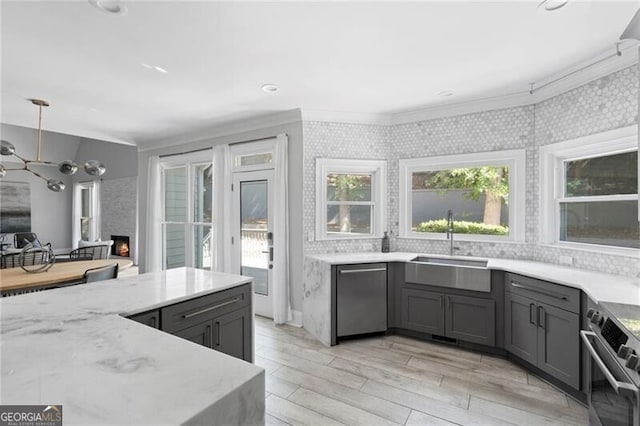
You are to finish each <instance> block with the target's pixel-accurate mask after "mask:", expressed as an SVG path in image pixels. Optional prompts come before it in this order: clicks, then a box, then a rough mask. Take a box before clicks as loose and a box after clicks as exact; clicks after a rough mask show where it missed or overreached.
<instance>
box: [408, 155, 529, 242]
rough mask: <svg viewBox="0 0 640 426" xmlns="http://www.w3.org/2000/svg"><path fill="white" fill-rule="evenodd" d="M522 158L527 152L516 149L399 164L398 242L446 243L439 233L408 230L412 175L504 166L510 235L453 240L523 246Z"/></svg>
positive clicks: (479, 236)
mask: <svg viewBox="0 0 640 426" xmlns="http://www.w3.org/2000/svg"><path fill="white" fill-rule="evenodd" d="M525 158H526V152H525V150H524V149H515V150H508V151H493V152H478V153H472V154H459V155H446V156H441V157H425V158H411V159H402V160H400V178H399V188H398V191H399V194H400V210H399V225H400V229H399V238H412V239H413V238H415V239H429V240H442V239H446V235H444V234H441V233H434V232H413V231H412V230H411V222H412V221H411V204H412V201H411V196H412V191H411V177H412V174H413V173H414V172H418V171H420V172H423V171H429V170H444V169H453V168H463V167H482V166H487V165H488V164H499V165H502V164H504V165H506V166H508V167H509V222H510V223H509V235H508V236H497V235H473V234H456V236H455V238H456V240H459V241H500V242H523V241H524V240H525V220H526V219H525V194H526V190H525V172H526V170H525ZM454 213H455V212H454Z"/></svg>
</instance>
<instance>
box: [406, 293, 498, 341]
mask: <svg viewBox="0 0 640 426" xmlns="http://www.w3.org/2000/svg"><path fill="white" fill-rule="evenodd" d="M400 298H401V315H400V317H401V321H400V328H402V329H405V330H411V331H417V332H420V333H427V334H431V335H435V336H444V337H448V338H451V339H458V340H462V341H466V342H471V343H478V344H481V345H485V346H495V344H496V320H495V319H496V304H495V301H493V300H492V299H488V298H484V297H473V296H464V295H458V294H447V293H444V292H439V291H432V290H426V289H419V288H408V287H406V286H403V288H402V289H401V296H400Z"/></svg>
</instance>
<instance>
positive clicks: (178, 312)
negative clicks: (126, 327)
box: [160, 284, 253, 362]
mask: <svg viewBox="0 0 640 426" xmlns="http://www.w3.org/2000/svg"><path fill="white" fill-rule="evenodd" d="M160 318H161V324H162V330H163V331H166V332H168V333H171V334H173V335H175V336H178V337H182V338H184V339H187V340H190V341H192V342H195V343H198V344H200V345H202V346H206V347H208V348H212V349H214V350H217V351H220V352H223V353H226V354H228V355H231V356H234V357H236V358H240V359H243V360H245V361H249V362H251V361H252V356H253V348H252V342H253V341H252V333H251V324H252V323H251V320H252V318H251V285H250V284H246V285H243V286H239V287H234V288H232V289H229V290H223V291H220V292H217V293H213V294H209V295H206V296H202V297H198V298H195V299H191V300H187V301H184V302H180V303H176V304H174V305H170V306H167V307H164V308H162V309H161V310H160Z"/></svg>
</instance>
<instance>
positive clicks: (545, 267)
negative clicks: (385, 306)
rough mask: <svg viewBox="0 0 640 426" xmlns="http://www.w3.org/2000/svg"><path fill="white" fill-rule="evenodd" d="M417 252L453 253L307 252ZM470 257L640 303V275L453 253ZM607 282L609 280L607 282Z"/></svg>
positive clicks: (379, 256)
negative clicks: (606, 272) (608, 272)
mask: <svg viewBox="0 0 640 426" xmlns="http://www.w3.org/2000/svg"><path fill="white" fill-rule="evenodd" d="M416 256H429V257H440V258H451V256H446V255H441V254H429V253H426V254H425V253H409V252H390V253H381V252H371V253H330V254H314V255H307V256H306V257H307V258H309V259H313V260H317V261H321V262H326V263H329V264H331V265H344V264H355V263H373V262H408V261H410V260H411V259H413V258H414V257H416ZM453 257H454V258H461V259H469V260H474V259H475V260H480V259H483V260H487V261H488V263H487V267H488V268H489V269H493V270H500V271H505V272H511V273H515V274H520V275H525V276H528V277H531V278H536V279H540V280H545V281H550V282H553V283H557V284H561V285H566V286H568V287H573V288H577V289H579V290H582V291H584V292H585V293H586V294H587V295H588V296H589V297H590V298H591V299H592V300H594V301H595V302H597V303H600V302H614V303H625V304H633V305H638V306H640V279H639V278H633V277H625V276H621V275H612V274H605V273H602V272H597V271H587V270H584V269H578V268H572V267H568V266H562V265H555V264H552V263H544V262H536V261H532V260H517V259H495V258H477V257H466V256H453ZM603 282H604V283H605V284H603Z"/></svg>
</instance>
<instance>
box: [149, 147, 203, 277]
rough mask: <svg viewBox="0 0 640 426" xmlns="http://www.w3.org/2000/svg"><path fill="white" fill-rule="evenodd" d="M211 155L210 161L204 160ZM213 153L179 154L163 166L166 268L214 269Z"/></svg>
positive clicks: (163, 219)
mask: <svg viewBox="0 0 640 426" xmlns="http://www.w3.org/2000/svg"><path fill="white" fill-rule="evenodd" d="M207 157H209V159H208V160H205V161H203V160H204V159H205V158H207ZM210 157H211V152H210V151H204V152H199V153H195V154H193V155H191V156H176V157H175V158H168V159H167V160H165V161H163V162H162V164H161V166H162V202H163V217H162V235H163V239H162V240H163V241H162V244H163V268H164V269H172V268H177V267H180V266H191V267H194V268H201V269H211V267H212V262H213V241H212V238H211V237H212V232H213V214H212V211H213V164H212V161H211V160H210Z"/></svg>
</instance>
